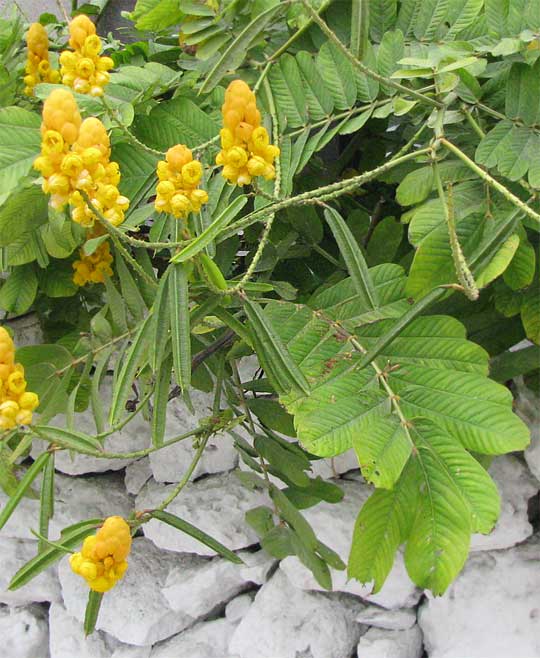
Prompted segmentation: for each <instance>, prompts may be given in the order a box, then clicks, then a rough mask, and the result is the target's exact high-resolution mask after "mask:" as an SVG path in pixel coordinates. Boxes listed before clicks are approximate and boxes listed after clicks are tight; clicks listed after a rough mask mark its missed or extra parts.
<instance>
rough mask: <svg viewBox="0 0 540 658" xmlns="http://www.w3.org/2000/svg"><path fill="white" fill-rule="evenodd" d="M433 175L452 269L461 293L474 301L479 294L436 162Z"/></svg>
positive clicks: (452, 208)
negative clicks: (446, 228)
mask: <svg viewBox="0 0 540 658" xmlns="http://www.w3.org/2000/svg"><path fill="white" fill-rule="evenodd" d="M433 174H434V178H435V185H436V187H437V192H438V194H439V199H440V201H441V203H442V206H443V209H444V217H445V219H446V225H447V227H448V236H449V238H450V247H451V249H452V259H453V261H454V268H455V270H456V274H457V277H458V280H459V282H460V283H461V285H462V286H463V291H464V292H465V295H466V296H467V297H468V298H469V299H470V300H471V301H476V300H477V299H478V296H479V295H480V292H479V290H478V286H477V285H476V281H475V280H474V276H473V275H472V272H471V270H470V269H469V266H468V265H467V261H466V260H465V255H464V254H463V250H462V248H461V245H460V243H459V238H458V235H457V230H456V222H455V216H454V206H453V204H452V203H451V197H450V195H449V198H448V199H447V198H446V195H445V194H444V189H443V186H442V181H441V176H440V173H439V166H438V164H437V162H436V161H434V162H433Z"/></svg>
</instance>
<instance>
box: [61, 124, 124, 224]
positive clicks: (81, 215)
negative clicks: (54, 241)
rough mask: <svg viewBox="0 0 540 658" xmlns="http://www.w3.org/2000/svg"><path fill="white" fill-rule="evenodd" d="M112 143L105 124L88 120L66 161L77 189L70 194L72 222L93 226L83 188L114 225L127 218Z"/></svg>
mask: <svg viewBox="0 0 540 658" xmlns="http://www.w3.org/2000/svg"><path fill="white" fill-rule="evenodd" d="M110 155H111V145H110V142H109V136H108V135H107V131H106V130H105V126H104V125H103V124H102V123H101V121H100V120H99V119H96V118H94V117H90V118H88V119H85V120H84V121H83V122H82V124H81V128H80V131H79V137H78V139H77V141H76V142H75V144H74V145H73V149H72V153H71V154H70V158H69V160H68V162H67V163H65V164H66V169H69V172H68V173H69V174H70V178H71V179H72V181H73V186H74V188H75V191H74V192H73V193H72V195H71V197H70V203H71V205H72V206H73V210H72V213H71V216H72V218H73V221H75V222H77V223H78V224H82V225H83V226H93V224H94V221H95V215H94V213H93V212H92V210H91V209H90V208H89V207H88V205H87V204H86V202H85V200H84V198H83V196H82V194H81V193H80V191H83V192H86V194H87V195H88V197H89V198H90V200H91V202H92V205H93V206H94V207H95V208H97V210H99V211H100V212H101V214H102V215H103V216H104V217H105V218H106V219H107V220H108V221H109V222H110V223H111V224H113V225H114V226H118V225H119V224H121V223H122V222H123V221H124V213H125V211H126V210H127V208H128V206H129V199H128V198H127V197H125V196H122V195H121V194H120V191H119V190H118V184H119V183H120V168H119V166H118V164H117V163H116V162H111V161H110Z"/></svg>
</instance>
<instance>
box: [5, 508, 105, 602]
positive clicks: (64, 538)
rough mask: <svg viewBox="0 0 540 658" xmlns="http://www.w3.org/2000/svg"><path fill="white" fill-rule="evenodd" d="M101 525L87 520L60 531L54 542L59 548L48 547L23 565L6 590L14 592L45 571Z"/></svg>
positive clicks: (97, 520) (101, 521)
mask: <svg viewBox="0 0 540 658" xmlns="http://www.w3.org/2000/svg"><path fill="white" fill-rule="evenodd" d="M101 523H103V519H89V520H87V521H80V522H79V523H75V524H74V525H72V526H68V527H67V528H64V530H62V533H61V536H60V540H59V541H58V542H55V543H57V544H60V546H61V548H56V547H54V546H51V545H49V546H48V548H46V549H45V550H44V551H42V552H41V553H38V555H36V556H35V557H34V558H32V559H31V560H29V561H28V562H27V563H26V564H25V565H23V566H22V567H21V568H20V569H19V570H18V571H17V573H16V574H15V575H14V576H13V578H12V579H11V582H10V584H9V587H8V589H10V590H12V591H13V590H16V589H19V588H20V587H22V586H23V585H26V583H28V582H29V581H30V580H32V578H35V577H36V576H37V575H39V574H40V573H41V572H42V571H45V569H47V568H48V567H50V566H51V564H54V563H55V562H56V561H57V560H59V559H60V558H61V557H63V556H64V555H65V554H66V550H67V551H70V550H72V549H73V548H75V547H77V546H78V545H79V544H80V543H81V542H82V541H83V539H85V538H86V537H88V535H91V534H93V533H94V531H95V529H96V528H97V527H98V526H99V525H100V524H101Z"/></svg>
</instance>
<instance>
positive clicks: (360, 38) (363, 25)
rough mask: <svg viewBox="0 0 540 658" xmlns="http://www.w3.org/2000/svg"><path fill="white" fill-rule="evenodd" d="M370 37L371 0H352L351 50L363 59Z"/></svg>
mask: <svg viewBox="0 0 540 658" xmlns="http://www.w3.org/2000/svg"><path fill="white" fill-rule="evenodd" d="M368 39H369V1H368V0H352V18H351V52H352V54H353V55H354V56H355V57H357V58H358V59H359V60H362V56H363V54H364V51H365V48H366V44H367V41H368Z"/></svg>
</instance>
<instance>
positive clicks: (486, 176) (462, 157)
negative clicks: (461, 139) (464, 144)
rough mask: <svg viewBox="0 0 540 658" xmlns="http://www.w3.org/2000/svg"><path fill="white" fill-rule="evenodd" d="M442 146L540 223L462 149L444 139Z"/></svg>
mask: <svg viewBox="0 0 540 658" xmlns="http://www.w3.org/2000/svg"><path fill="white" fill-rule="evenodd" d="M440 142H441V144H443V145H444V146H445V147H446V148H447V149H448V150H449V151H451V152H452V153H454V155H457V157H458V158H459V159H460V160H461V161H462V162H464V163H465V164H466V165H467V166H468V167H469V169H471V170H472V171H474V172H475V173H476V174H477V175H478V176H480V178H481V179H482V180H485V181H486V183H487V184H488V185H490V186H491V187H492V188H493V189H494V190H497V192H499V194H502V195H503V197H504V198H505V199H506V200H507V201H509V202H510V203H513V204H514V205H515V206H516V208H519V209H520V210H522V211H523V212H524V213H525V214H526V215H528V216H529V217H530V218H531V219H534V221H535V222H538V223H540V215H539V214H538V213H536V212H535V211H534V210H533V209H532V208H529V206H528V205H527V204H526V203H525V202H524V201H522V200H521V199H520V198H519V197H517V196H516V195H515V194H512V192H510V190H508V189H507V188H506V187H505V186H504V185H502V184H501V183H499V181H497V180H495V178H493V177H492V176H490V175H489V174H488V173H487V172H486V171H484V170H483V169H482V168H481V167H479V166H478V165H477V164H476V163H475V162H473V161H472V160H471V159H470V158H469V157H468V156H467V155H465V153H463V151H462V150H461V149H459V148H458V147H457V146H455V145H454V144H452V142H449V141H448V140H447V139H446V138H444V137H442V138H441V140H440Z"/></svg>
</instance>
